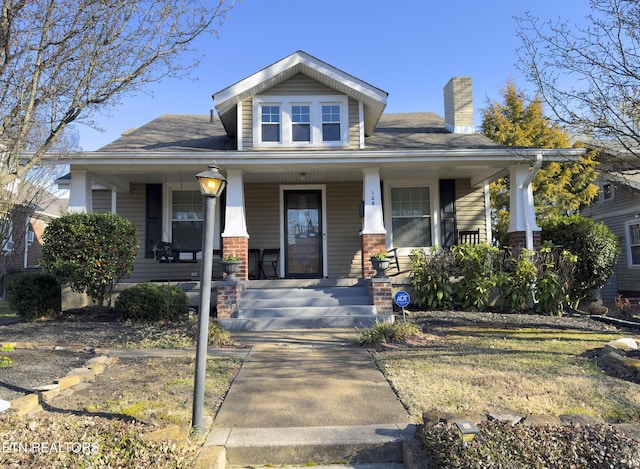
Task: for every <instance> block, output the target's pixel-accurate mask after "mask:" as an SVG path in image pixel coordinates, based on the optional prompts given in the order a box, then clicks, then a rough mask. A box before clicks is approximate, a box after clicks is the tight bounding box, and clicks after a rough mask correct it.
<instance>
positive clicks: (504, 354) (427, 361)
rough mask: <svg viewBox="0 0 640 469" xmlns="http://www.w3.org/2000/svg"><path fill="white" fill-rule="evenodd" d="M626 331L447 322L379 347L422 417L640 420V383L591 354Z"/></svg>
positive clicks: (385, 366)
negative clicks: (403, 345) (417, 338)
mask: <svg viewBox="0 0 640 469" xmlns="http://www.w3.org/2000/svg"><path fill="white" fill-rule="evenodd" d="M624 336H627V337H628V334H627V335H624V334H621V333H605V332H599V333H596V332H590V331H579V332H572V331H566V330H552V329H519V330H513V329H500V328H495V327H490V326H489V327H488V326H484V327H483V326H480V325H474V326H472V327H464V326H462V327H454V328H448V329H447V332H446V333H443V334H441V335H434V336H430V340H428V341H427V342H426V343H425V346H424V347H416V348H411V349H408V350H399V351H383V352H377V353H376V360H377V362H378V365H379V366H380V368H381V369H382V370H383V372H384V373H385V375H386V376H387V378H388V379H389V381H390V382H391V383H392V385H393V386H394V388H395V389H396V390H397V392H398V394H399V396H400V399H401V400H402V402H403V403H404V404H405V406H407V408H408V410H409V412H410V414H411V415H412V417H413V418H415V420H416V421H420V417H421V415H422V412H424V411H427V410H437V411H441V412H456V413H469V414H483V413H486V412H489V411H496V412H507V411H508V412H517V413H521V414H524V415H528V414H543V415H549V414H551V415H562V414H566V413H584V414H588V415H592V416H596V417H601V418H602V419H604V420H605V421H607V422H611V423H615V422H638V421H640V384H637V383H631V382H628V381H624V380H622V379H618V378H615V377H611V376H607V375H606V374H604V373H603V372H602V371H601V370H600V369H599V368H598V366H597V364H596V363H595V361H594V360H593V359H591V358H588V357H587V356H586V355H585V352H587V351H588V350H591V349H596V348H599V347H602V346H603V345H604V344H606V343H607V342H609V341H610V340H613V339H615V338H619V337H624Z"/></svg>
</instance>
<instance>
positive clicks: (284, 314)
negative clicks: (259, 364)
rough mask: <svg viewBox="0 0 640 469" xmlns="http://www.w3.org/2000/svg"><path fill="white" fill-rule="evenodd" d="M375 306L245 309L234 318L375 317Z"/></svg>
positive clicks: (241, 309)
mask: <svg viewBox="0 0 640 469" xmlns="http://www.w3.org/2000/svg"><path fill="white" fill-rule="evenodd" d="M375 313H376V308H375V306H373V305H351V306H298V307H282V308H244V307H242V306H241V307H240V308H238V309H237V310H236V311H234V313H233V315H232V317H233V318H302V317H305V318H314V317H327V316H336V317H339V316H367V315H375Z"/></svg>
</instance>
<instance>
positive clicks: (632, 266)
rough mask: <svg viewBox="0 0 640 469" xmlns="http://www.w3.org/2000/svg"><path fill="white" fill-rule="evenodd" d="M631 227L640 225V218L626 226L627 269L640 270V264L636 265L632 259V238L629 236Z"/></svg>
mask: <svg viewBox="0 0 640 469" xmlns="http://www.w3.org/2000/svg"><path fill="white" fill-rule="evenodd" d="M631 225H640V218H636V219H633V220H629V221H627V222H625V224H624V244H625V249H626V251H627V267H629V269H634V270H635V269H640V264H634V263H633V261H632V258H631V236H630V235H629V227H630V226H631Z"/></svg>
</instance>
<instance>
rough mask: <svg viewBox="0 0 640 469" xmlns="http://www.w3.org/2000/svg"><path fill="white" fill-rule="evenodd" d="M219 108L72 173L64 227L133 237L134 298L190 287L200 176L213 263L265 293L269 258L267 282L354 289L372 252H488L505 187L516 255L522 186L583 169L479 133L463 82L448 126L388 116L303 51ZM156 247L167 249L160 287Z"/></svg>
mask: <svg viewBox="0 0 640 469" xmlns="http://www.w3.org/2000/svg"><path fill="white" fill-rule="evenodd" d="M381 66H384V64H381ZM398 76H399V79H400V80H401V76H402V73H401V71H398ZM425 92H429V93H432V92H438V93H440V92H441V91H440V90H425ZM203 99H205V97H203ZM213 101H214V105H215V109H216V111H217V116H215V115H214V113H213V111H212V113H211V115H210V116H199V115H173V114H166V115H163V116H160V117H158V118H157V119H155V120H153V121H151V122H149V123H148V124H146V125H144V126H142V127H140V128H138V129H135V130H132V131H129V132H127V133H126V134H124V135H122V136H121V137H120V138H119V139H117V140H116V141H114V142H112V143H110V144H109V145H107V146H105V147H103V148H101V149H100V150H98V151H95V152H84V153H82V154H80V155H78V157H77V158H72V159H71V161H70V169H71V180H70V183H69V186H70V203H69V208H70V210H71V211H84V210H86V211H89V212H90V211H111V212H114V213H118V214H120V215H122V216H124V217H126V218H129V219H131V220H132V221H133V222H134V223H135V226H136V228H137V230H138V233H139V236H140V249H139V256H138V259H137V261H136V263H135V270H134V272H133V275H132V276H131V278H129V279H128V280H127V281H129V282H142V281H149V280H162V279H163V278H164V279H166V276H167V275H170V277H171V279H176V280H177V279H193V280H197V279H198V277H199V274H200V269H199V259H200V256H201V253H200V246H201V240H202V226H203V219H202V217H203V210H202V197H201V195H200V193H199V191H198V187H197V181H196V178H195V175H196V174H197V173H199V172H201V171H203V170H204V169H206V168H207V165H208V164H210V163H211V162H212V161H216V162H217V164H218V166H219V167H220V170H221V172H223V173H224V174H225V175H226V178H227V180H228V183H227V187H226V191H225V193H224V195H223V197H222V198H221V200H219V201H218V203H217V207H216V210H217V211H216V221H215V246H214V247H215V249H219V250H221V251H222V252H223V253H224V254H231V253H235V254H237V255H239V257H240V259H241V260H242V266H241V268H240V272H239V274H238V277H239V278H241V279H246V278H257V277H261V276H262V272H261V269H259V268H258V262H259V260H260V259H261V257H262V255H263V253H265V252H269V251H265V250H275V251H274V252H275V253H276V257H277V260H275V261H274V262H273V263H272V262H271V261H270V262H269V263H265V265H264V266H263V269H262V270H264V268H265V266H266V269H267V270H266V271H265V272H264V274H265V275H266V276H270V277H278V278H285V279H286V278H291V279H300V278H306V279H321V278H329V279H344V278H360V279H362V278H370V277H371V276H372V275H373V274H374V271H373V269H372V267H371V265H370V262H369V260H368V259H369V257H370V256H371V254H373V253H375V252H378V251H386V250H389V249H392V248H397V252H398V253H399V255H400V259H401V263H402V264H403V266H401V269H404V268H406V266H407V263H408V254H409V252H410V250H411V249H414V248H422V247H428V246H435V245H438V246H450V245H452V244H456V243H457V242H458V233H459V231H463V230H464V231H476V230H477V231H478V232H479V238H480V240H483V241H484V240H489V241H490V240H491V224H490V210H489V209H490V206H489V190H488V185H489V183H490V182H491V181H493V180H495V179H496V178H498V177H500V176H503V175H510V177H511V181H512V185H513V187H512V191H511V194H512V204H511V214H512V222H511V230H510V231H511V232H512V233H511V235H512V241H513V242H514V243H515V244H516V245H519V246H524V245H525V244H526V245H530V246H533V245H535V243H537V242H539V228H538V227H537V225H536V223H535V216H534V215H533V199H532V197H531V187H530V182H531V178H532V176H533V175H534V174H535V171H536V169H537V168H538V167H539V164H540V163H541V162H542V161H567V159H572V158H577V156H578V155H579V154H581V151H578V150H541V149H520V150H518V149H514V148H505V147H503V146H501V145H498V144H496V143H495V142H493V141H491V140H490V139H488V138H486V137H484V136H483V135H480V134H477V133H475V130H474V129H475V128H474V123H473V103H472V90H471V78H469V77H458V78H453V79H452V80H451V81H450V82H449V83H448V84H447V85H446V86H445V88H444V115H445V118H444V119H443V118H442V117H440V116H438V115H436V114H433V113H430V112H421V113H408V114H384V113H383V111H384V109H385V107H386V104H387V93H386V92H384V91H382V90H380V89H379V88H376V87H375V86H372V85H370V84H368V83H366V82H364V81H362V80H360V79H358V78H356V77H353V76H351V75H349V74H348V73H345V72H344V71H342V70H339V69H337V68H335V67H332V66H331V65H329V64H327V63H325V62H322V61H320V60H318V59H316V58H315V57H312V56H310V55H308V54H306V53H305V52H301V51H298V52H295V53H293V54H291V55H290V56H288V57H285V58H284V59H282V60H280V61H278V62H276V63H274V64H272V65H270V66H268V67H266V68H264V69H262V70H260V71H258V72H257V73H255V74H253V75H251V76H249V77H247V78H245V79H242V80H240V81H238V82H237V83H235V84H233V85H231V86H229V87H228V88H225V89H223V90H221V91H219V92H217V93H215V94H214V95H213ZM416 101H417V102H419V101H420V99H419V97H416ZM203 105H204V103H203ZM168 111H170V110H168ZM534 163H535V164H534ZM532 166H533V168H534V169H533V170H532V169H531V168H532ZM158 242H169V243H171V246H170V249H171V250H172V251H171V252H172V254H171V259H173V260H174V262H172V263H171V264H170V269H171V272H170V273H167V271H168V268H169V267H168V266H167V263H163V262H158V260H159V259H160V260H163V257H162V256H161V255H160V256H159V255H158V251H157V250H154V247H157V246H158ZM163 246H164V245H163ZM164 260H166V258H164ZM176 261H177V262H176ZM272 266H273V267H275V272H274V271H273V270H270V269H271V267H272ZM400 278H401V276H398V277H396V278H395V279H394V280H393V281H394V282H401V281H402V280H399V279H400Z"/></svg>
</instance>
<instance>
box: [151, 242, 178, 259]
mask: <svg viewBox="0 0 640 469" xmlns="http://www.w3.org/2000/svg"><path fill="white" fill-rule="evenodd" d="M153 255H154V257H155V259H156V261H157V262H179V261H180V251H178V250H177V249H173V245H172V244H171V243H168V242H166V241H158V242H156V243H154V245H153Z"/></svg>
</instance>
